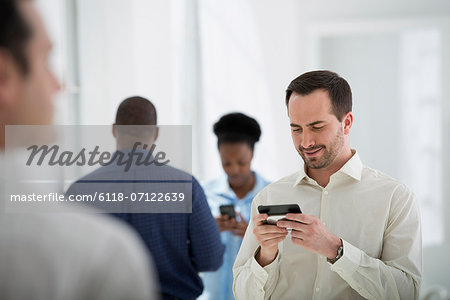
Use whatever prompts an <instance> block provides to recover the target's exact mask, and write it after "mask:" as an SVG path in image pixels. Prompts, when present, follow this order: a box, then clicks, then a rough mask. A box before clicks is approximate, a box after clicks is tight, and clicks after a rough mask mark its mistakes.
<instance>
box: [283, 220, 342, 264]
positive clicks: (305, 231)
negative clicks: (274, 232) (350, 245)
mask: <svg viewBox="0 0 450 300" xmlns="http://www.w3.org/2000/svg"><path fill="white" fill-rule="evenodd" d="M277 226H278V227H280V228H291V229H292V231H291V237H292V243H294V244H296V245H299V246H301V247H303V248H305V249H306V250H309V251H311V252H314V253H318V254H322V255H324V256H326V257H327V258H329V259H333V258H335V257H336V255H337V253H338V248H339V247H340V246H342V240H341V239H340V238H339V237H337V236H335V235H334V234H332V233H331V232H330V231H329V230H328V228H327V227H326V226H325V224H323V222H322V221H321V220H320V219H319V218H317V217H316V216H311V215H304V214H287V215H286V219H285V220H280V221H278V222H277Z"/></svg>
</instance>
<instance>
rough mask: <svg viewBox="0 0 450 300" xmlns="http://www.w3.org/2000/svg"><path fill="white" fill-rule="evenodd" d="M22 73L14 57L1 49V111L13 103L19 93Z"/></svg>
mask: <svg viewBox="0 0 450 300" xmlns="http://www.w3.org/2000/svg"><path fill="white" fill-rule="evenodd" d="M19 76H20V72H19V70H18V67H17V65H16V63H15V62H14V61H13V57H12V56H11V55H10V54H9V53H8V52H7V51H6V50H4V49H1V48H0V109H4V108H5V107H8V106H10V105H11V103H13V101H14V98H15V96H16V95H17V93H18V88H19V87H18V85H17V84H18V81H17V80H18V79H19Z"/></svg>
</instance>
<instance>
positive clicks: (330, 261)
mask: <svg viewBox="0 0 450 300" xmlns="http://www.w3.org/2000/svg"><path fill="white" fill-rule="evenodd" d="M342 255H344V246H343V245H342V246H340V247H339V248H338V250H337V256H336V257H335V258H332V259H329V258H327V261H328V262H329V263H330V264H334V263H335V262H336V261H337V260H338V259H339V258H341V257H342Z"/></svg>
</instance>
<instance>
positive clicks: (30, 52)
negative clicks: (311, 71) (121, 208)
mask: <svg viewBox="0 0 450 300" xmlns="http://www.w3.org/2000/svg"><path fill="white" fill-rule="evenodd" d="M50 49H51V43H50V41H49V39H48V36H47V33H46V31H45V28H44V26H43V24H42V21H41V19H40V17H39V15H38V13H37V11H36V9H35V7H34V4H33V1H30V0H1V2H0V299H2V300H13V299H42V300H44V299H45V300H53V299H55V300H56V299H58V300H59V299H64V300H72V299H73V300H79V299H105V300H106V299H108V300H110V299H127V300H128V299H134V300H141V299H142V300H144V299H147V300H148V299H159V297H158V295H157V294H155V291H156V287H155V285H156V284H155V282H157V280H156V279H154V273H153V267H152V264H151V261H150V260H149V256H148V253H147V252H146V249H145V247H144V245H143V243H142V241H141V240H140V239H139V237H138V236H137V234H136V233H135V232H133V231H132V230H131V229H130V228H129V227H127V226H125V225H124V224H121V223H120V222H118V221H116V220H114V219H112V218H111V217H106V216H102V215H96V214H95V213H94V211H91V210H83V211H82V210H81V209H76V208H73V210H71V212H70V213H59V212H49V213H25V214H23V213H9V212H5V211H3V209H4V206H5V203H6V196H5V186H4V185H5V181H4V177H3V176H8V175H9V174H5V173H6V172H5V167H4V157H3V155H4V153H3V151H4V149H5V126H6V125H47V124H50V123H51V120H52V116H53V95H54V94H55V92H57V91H58V89H59V88H60V87H59V84H58V82H57V80H56V79H55V78H54V76H53V74H52V72H51V71H50V69H49V66H48V55H49V52H50ZM29 189H30V187H29V186H27V184H23V187H22V190H23V191H28V190H29ZM31 192H33V191H31Z"/></svg>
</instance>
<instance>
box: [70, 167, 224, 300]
mask: <svg viewBox="0 0 450 300" xmlns="http://www.w3.org/2000/svg"><path fill="white" fill-rule="evenodd" d="M155 168H156V169H155ZM115 170H116V172H117V173H118V174H119V176H116V177H115V178H122V176H123V178H124V180H123V182H124V183H122V184H118V183H117V180H116V181H115V182H113V183H110V184H109V185H108V187H107V188H108V190H109V192H111V193H114V192H117V191H119V189H121V188H123V186H124V185H126V186H128V187H129V186H130V184H129V181H130V180H129V178H133V179H139V180H145V179H147V178H151V177H152V176H150V175H149V173H151V172H154V171H156V170H159V171H162V172H163V173H165V176H166V177H168V176H167V174H168V173H171V174H172V175H173V178H180V177H182V178H184V177H185V176H186V174H187V173H185V172H183V171H181V170H178V169H175V168H173V167H170V166H164V167H155V166H153V165H150V166H140V167H138V166H135V165H133V166H132V167H131V169H130V170H129V171H128V172H126V173H125V172H123V166H117V165H114V164H111V165H107V166H104V167H101V168H99V169H97V170H96V171H94V172H92V173H91V174H88V175H86V176H85V177H83V178H81V179H80V180H82V181H89V180H91V181H95V179H99V178H104V174H108V177H111V176H110V175H111V172H114V171H115ZM121 173H123V174H121ZM187 175H189V174H187ZM153 177H154V176H153ZM170 177H172V176H170ZM189 178H191V179H192V213H117V214H114V215H116V216H117V217H119V218H120V219H122V220H124V221H125V222H127V223H128V224H130V225H131V226H132V227H133V228H134V229H135V230H136V231H137V232H138V233H139V235H140V236H141V237H142V239H143V240H144V242H145V244H146V245H147V247H148V249H149V250H150V253H151V254H152V256H153V259H154V262H155V265H156V268H157V270H158V275H159V281H160V286H161V293H162V294H163V299H173V298H178V299H195V298H196V297H198V296H199V295H200V294H201V293H202V291H203V284H202V280H201V278H200V276H199V272H202V271H214V270H217V269H218V268H219V267H220V265H221V264H222V256H223V252H224V246H223V245H222V243H221V242H220V233H219V229H218V227H217V224H216V222H215V220H214V218H213V217H212V215H211V211H210V210H209V207H208V203H207V201H206V197H205V194H204V192H203V189H202V187H201V186H200V184H199V183H198V182H197V180H196V179H195V178H194V177H193V176H191V175H189ZM80 180H78V181H77V182H76V183H74V184H73V185H72V186H71V187H70V188H69V189H68V190H67V192H66V194H67V195H70V194H72V195H73V194H89V193H94V192H95V190H96V189H98V188H96V184H92V185H89V186H91V188H87V187H86V185H84V186H83V185H82V184H80V183H78V182H79V181H80ZM89 186H88V187H89ZM104 188H105V187H102V189H104ZM119 192H120V191H119ZM112 250H113V249H112ZM130 276H133V274H130Z"/></svg>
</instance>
